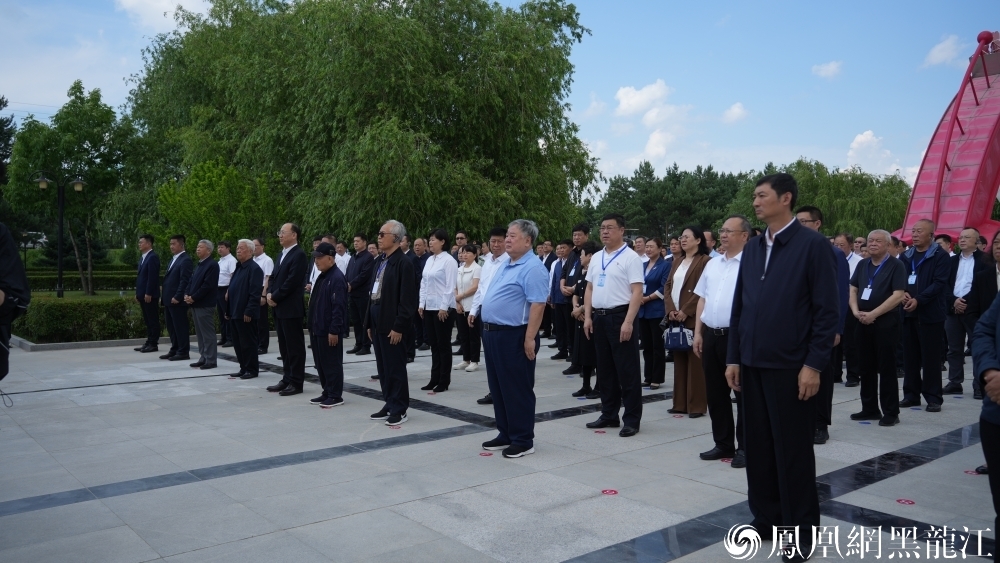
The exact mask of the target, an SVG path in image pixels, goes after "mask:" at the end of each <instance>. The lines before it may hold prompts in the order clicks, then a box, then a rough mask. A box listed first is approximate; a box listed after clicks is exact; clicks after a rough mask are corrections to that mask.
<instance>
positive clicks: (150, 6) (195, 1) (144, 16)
mask: <svg viewBox="0 0 1000 563" xmlns="http://www.w3.org/2000/svg"><path fill="white" fill-rule="evenodd" d="M178 5H182V6H184V9H186V10H189V11H192V12H197V13H201V14H203V13H205V12H207V11H208V2H207V1H206V0H115V8H116V9H118V10H122V11H124V12H126V13H128V15H129V17H130V18H131V19H132V21H134V22H136V23H137V24H139V26H141V27H145V28H149V29H152V30H155V31H157V32H161V31H170V30H172V29H174V27H175V22H174V12H175V11H176V10H177V6H178Z"/></svg>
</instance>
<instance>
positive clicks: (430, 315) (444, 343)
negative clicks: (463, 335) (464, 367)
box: [424, 310, 452, 387]
mask: <svg viewBox="0 0 1000 563" xmlns="http://www.w3.org/2000/svg"><path fill="white" fill-rule="evenodd" d="M451 320H452V319H451V315H448V317H446V318H445V320H443V321H442V320H440V319H438V312H437V311H428V310H425V311H424V337H425V338H426V339H427V343H428V344H430V346H431V381H430V383H429V385H443V386H445V387H447V386H449V385H451Z"/></svg>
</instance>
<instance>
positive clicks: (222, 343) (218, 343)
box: [215, 340, 226, 346]
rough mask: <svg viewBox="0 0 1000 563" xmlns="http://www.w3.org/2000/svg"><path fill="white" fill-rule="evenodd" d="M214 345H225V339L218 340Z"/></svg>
mask: <svg viewBox="0 0 1000 563" xmlns="http://www.w3.org/2000/svg"><path fill="white" fill-rule="evenodd" d="M215 345H216V346H225V345H226V341H225V340H220V341H218V342H216V343H215Z"/></svg>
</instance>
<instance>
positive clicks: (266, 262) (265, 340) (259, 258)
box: [253, 238, 274, 355]
mask: <svg viewBox="0 0 1000 563" xmlns="http://www.w3.org/2000/svg"><path fill="white" fill-rule="evenodd" d="M253 244H254V248H253V261H254V262H256V263H257V265H258V266H260V269H261V270H263V271H264V287H263V288H261V293H260V295H261V298H260V317H258V318H257V333H258V338H259V342H260V347H259V348H257V354H258V355H260V354H267V346H268V344H269V343H270V341H271V327H270V325H269V324H268V322H267V309H268V307H267V297H265V296H266V295H267V284H268V281H270V279H271V272H273V271H274V260H271V257H270V256H268V255H267V254H264V239H262V238H255V239H253Z"/></svg>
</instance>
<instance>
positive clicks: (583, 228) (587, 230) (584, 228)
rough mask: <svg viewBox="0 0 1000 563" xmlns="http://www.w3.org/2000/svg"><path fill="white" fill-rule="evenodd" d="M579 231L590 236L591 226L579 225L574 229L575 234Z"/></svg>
mask: <svg viewBox="0 0 1000 563" xmlns="http://www.w3.org/2000/svg"><path fill="white" fill-rule="evenodd" d="M577 231H579V232H581V233H583V234H585V235H589V234H590V225H588V224H586V223H577V224H576V226H574V227H573V232H574V233H575V232H577Z"/></svg>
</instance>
